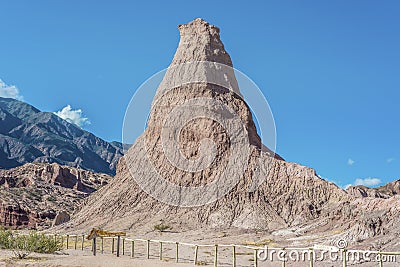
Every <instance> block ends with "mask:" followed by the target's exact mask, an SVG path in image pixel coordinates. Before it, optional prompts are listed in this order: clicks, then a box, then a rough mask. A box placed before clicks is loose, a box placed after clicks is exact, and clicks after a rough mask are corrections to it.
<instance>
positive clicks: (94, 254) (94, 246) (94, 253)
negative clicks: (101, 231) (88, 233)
mask: <svg viewBox="0 0 400 267" xmlns="http://www.w3.org/2000/svg"><path fill="white" fill-rule="evenodd" d="M92 247H93V256H96V250H97V247H96V237H94V238H93V243H92Z"/></svg>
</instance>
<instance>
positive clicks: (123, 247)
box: [122, 237, 125, 255]
mask: <svg viewBox="0 0 400 267" xmlns="http://www.w3.org/2000/svg"><path fill="white" fill-rule="evenodd" d="M122 255H125V238H124V237H123V238H122Z"/></svg>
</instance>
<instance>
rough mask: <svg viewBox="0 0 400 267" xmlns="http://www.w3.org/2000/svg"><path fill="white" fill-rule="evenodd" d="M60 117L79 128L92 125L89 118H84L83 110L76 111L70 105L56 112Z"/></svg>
mask: <svg viewBox="0 0 400 267" xmlns="http://www.w3.org/2000/svg"><path fill="white" fill-rule="evenodd" d="M54 114H56V115H57V116H58V117H60V118H62V119H64V120H66V121H68V122H70V123H73V124H75V125H77V126H79V127H83V126H85V125H88V124H90V121H89V119H88V118H86V117H83V114H82V110H81V109H76V110H73V109H72V108H71V106H70V105H67V106H65V107H64V108H63V109H62V110H60V111H57V112H54Z"/></svg>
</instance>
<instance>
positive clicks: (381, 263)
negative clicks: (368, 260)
mask: <svg viewBox="0 0 400 267" xmlns="http://www.w3.org/2000/svg"><path fill="white" fill-rule="evenodd" d="M378 255H379V267H383V259H382V254H381V252H380V251H379V252H378Z"/></svg>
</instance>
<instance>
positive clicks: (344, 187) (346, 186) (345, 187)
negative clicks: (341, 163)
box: [342, 184, 353, 190]
mask: <svg viewBox="0 0 400 267" xmlns="http://www.w3.org/2000/svg"><path fill="white" fill-rule="evenodd" d="M350 186H353V185H352V184H346V185H345V186H343V187H342V188H343V189H344V190H347V188H349V187H350Z"/></svg>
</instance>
